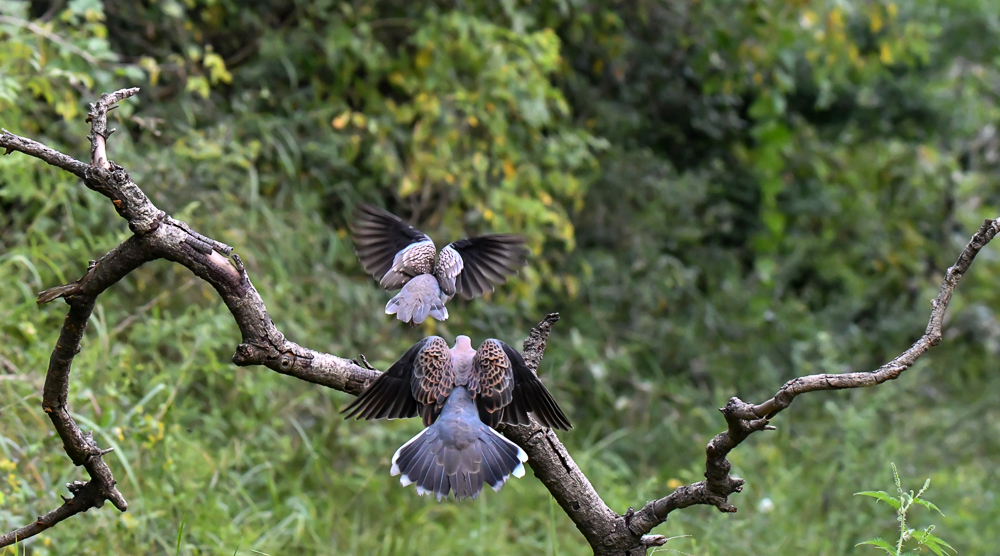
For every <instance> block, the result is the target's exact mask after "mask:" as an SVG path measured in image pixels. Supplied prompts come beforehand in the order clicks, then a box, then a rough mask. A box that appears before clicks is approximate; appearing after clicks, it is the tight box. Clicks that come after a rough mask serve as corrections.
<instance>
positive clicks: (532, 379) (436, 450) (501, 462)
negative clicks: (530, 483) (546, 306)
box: [342, 336, 572, 502]
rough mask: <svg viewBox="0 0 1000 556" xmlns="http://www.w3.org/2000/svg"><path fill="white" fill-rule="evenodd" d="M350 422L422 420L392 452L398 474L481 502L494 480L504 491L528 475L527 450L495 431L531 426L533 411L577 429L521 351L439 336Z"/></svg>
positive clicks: (384, 377) (368, 395) (420, 488)
mask: <svg viewBox="0 0 1000 556" xmlns="http://www.w3.org/2000/svg"><path fill="white" fill-rule="evenodd" d="M342 412H343V413H346V414H347V415H346V416H345V418H346V419H350V418H351V417H355V418H357V419H381V418H386V417H387V418H389V419H400V418H406V417H415V416H417V415H418V414H419V415H420V417H421V418H422V419H423V423H424V426H425V427H426V428H425V429H424V430H422V431H420V433H419V434H417V435H416V436H414V437H413V438H411V439H410V440H409V442H407V443H406V444H403V445H402V446H401V447H400V448H399V449H398V450H396V453H395V454H393V456H392V469H391V471H390V474H391V475H392V476H396V475H402V477H400V480H399V482H400V484H401V485H403V486H404V487H405V486H407V485H410V484H416V485H417V494H419V495H421V496H423V495H425V494H427V495H429V494H433V495H435V496H436V497H437V499H438V501H439V502H440V501H441V499H442V498H447V497H448V493H449V492H453V493H455V498H456V499H458V500H462V499H464V498H472V499H473V500H475V499H476V498H477V497H478V496H479V493H480V492H481V491H482V489H483V484H487V485H489V486H490V487H492V488H493V490H494V491H496V492H499V491H500V489H501V488H502V487H503V485H504V483H506V482H507V479H508V478H509V477H510V476H511V475H513V476H515V477H522V476H524V462H525V461H527V460H528V455H527V454H525V453H524V450H522V449H521V448H519V447H518V446H517V445H516V444H514V443H513V442H511V441H510V440H507V439H506V438H504V437H503V436H501V435H500V433H498V432H497V431H495V430H494V429H493V427H496V426H497V425H499V424H500V423H510V424H515V425H527V424H529V423H530V422H531V421H530V418H529V417H528V413H529V412H530V413H532V414H533V415H534V417H535V419H536V420H537V421H538V423H539V424H541V425H542V426H545V427H549V428H555V429H564V430H568V429H570V428H572V425H570V424H569V420H568V419H567V418H566V415H565V414H564V413H563V412H562V410H561V409H559V406H558V405H557V404H556V402H555V400H553V399H552V395H551V394H549V391H548V390H546V389H545V386H544V385H543V384H542V383H541V381H540V380H538V377H537V376H535V373H533V372H532V371H531V370H530V369H528V367H527V366H526V365H525V363H524V358H523V357H522V356H521V354H520V353H518V352H517V350H515V349H514V348H512V347H510V346H509V345H507V344H505V343H503V342H501V341H500V340H494V339H492V338H491V339H488V340H486V341H484V342H483V343H482V344H481V345H480V346H479V349H478V350H473V349H472V342H471V340H470V339H469V337H468V336H458V337H457V338H455V347H453V348H451V349H449V348H448V343H447V342H445V341H444V339H443V338H441V337H439V336H431V337H429V338H424V339H423V340H420V341H419V342H417V343H416V344H414V345H413V347H411V348H410V349H409V350H407V351H406V353H405V354H404V355H403V356H402V357H401V358H400V359H399V360H398V361H396V362H395V363H393V365H392V366H391V367H389V370H387V371H386V372H384V373H382V374H381V375H379V377H378V378H376V379H375V380H374V381H373V382H372V383H371V384H370V385H369V386H368V388H366V389H365V391H364V392H362V393H361V395H359V396H358V398H357V399H356V400H354V401H353V402H352V403H351V404H350V405H348V406H347V407H345V408H344V409H343V411H342Z"/></svg>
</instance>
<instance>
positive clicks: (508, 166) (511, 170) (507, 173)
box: [503, 159, 517, 180]
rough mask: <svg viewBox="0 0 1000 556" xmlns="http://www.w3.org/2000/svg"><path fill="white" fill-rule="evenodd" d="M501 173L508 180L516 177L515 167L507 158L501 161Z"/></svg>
mask: <svg viewBox="0 0 1000 556" xmlns="http://www.w3.org/2000/svg"><path fill="white" fill-rule="evenodd" d="M503 175H504V177H505V178H507V179H509V180H512V179H514V178H516V177H517V168H515V167H514V164H513V163H512V162H511V161H510V160H509V159H505V160H504V161H503Z"/></svg>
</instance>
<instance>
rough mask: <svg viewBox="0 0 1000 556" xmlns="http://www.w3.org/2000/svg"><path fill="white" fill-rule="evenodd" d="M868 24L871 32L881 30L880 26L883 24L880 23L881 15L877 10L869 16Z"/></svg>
mask: <svg viewBox="0 0 1000 556" xmlns="http://www.w3.org/2000/svg"><path fill="white" fill-rule="evenodd" d="M869 26H870V27H871V30H872V33H878V32H879V31H881V30H882V26H883V24H882V16H881V15H879V13H878V12H875V13H873V14H872V16H871V22H870V24H869Z"/></svg>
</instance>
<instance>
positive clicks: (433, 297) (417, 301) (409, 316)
mask: <svg viewBox="0 0 1000 556" xmlns="http://www.w3.org/2000/svg"><path fill="white" fill-rule="evenodd" d="M444 302H445V298H444V296H442V294H441V286H439V285H438V281H437V278H434V277H433V276H431V275H430V274H421V275H420V276H417V277H415V278H413V279H412V280H410V281H409V282H407V283H406V284H405V285H404V286H403V289H402V290H400V291H399V293H397V294H396V295H395V296H394V297H393V298H392V299H390V300H389V302H388V303H386V305H385V313H386V314H387V315H396V318H398V319H399V320H401V321H403V322H410V323H413V324H420V323H422V322H424V320H426V319H427V317H428V316H431V317H434V318H435V319H437V320H447V319H448V309H446V308H445V306H444Z"/></svg>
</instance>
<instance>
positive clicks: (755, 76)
mask: <svg viewBox="0 0 1000 556" xmlns="http://www.w3.org/2000/svg"><path fill="white" fill-rule="evenodd" d="M753 82H754V84H755V85H760V84H761V83H763V82H764V76H763V75H761V74H760V72H759V71H758V72H756V73H754V74H753Z"/></svg>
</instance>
